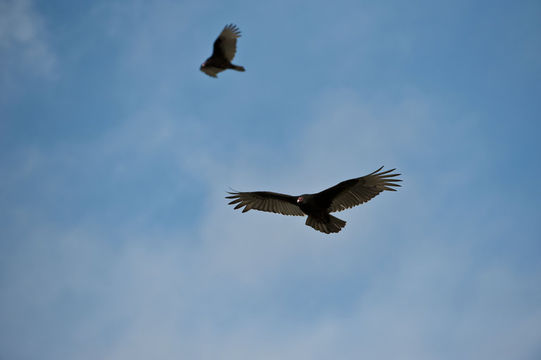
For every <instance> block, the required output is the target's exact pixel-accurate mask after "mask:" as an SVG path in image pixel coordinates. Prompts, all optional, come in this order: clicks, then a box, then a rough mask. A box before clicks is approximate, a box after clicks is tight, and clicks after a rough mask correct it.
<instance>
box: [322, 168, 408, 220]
mask: <svg viewBox="0 0 541 360" xmlns="http://www.w3.org/2000/svg"><path fill="white" fill-rule="evenodd" d="M381 169H383V166H382V167H380V168H379V169H377V170H376V171H374V172H372V173H370V174H368V175H365V176H362V177H359V178H355V179H350V180H346V181H342V182H341V183H339V184H337V185H335V186H333V187H331V188H329V189H327V190H323V191H322V192H320V193H317V194H316V195H315V196H316V198H317V199H318V200H319V201H320V202H321V203H322V204H324V205H325V206H326V207H327V210H328V211H329V212H335V211H342V210H345V209H349V208H351V207H354V206H357V205H360V204H363V203H365V202H367V201H369V200H370V199H372V198H373V197H375V196H376V195H378V194H379V193H381V192H382V191H384V190H388V191H396V189H394V187H399V186H400V184H398V182H400V181H402V180H400V179H396V176H399V175H400V174H397V173H393V171H394V170H395V169H391V170H386V171H381Z"/></svg>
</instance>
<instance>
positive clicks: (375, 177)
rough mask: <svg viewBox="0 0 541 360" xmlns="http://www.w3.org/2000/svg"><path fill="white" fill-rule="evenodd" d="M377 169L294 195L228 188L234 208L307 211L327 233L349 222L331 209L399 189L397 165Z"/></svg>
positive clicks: (285, 212) (284, 212)
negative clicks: (309, 191) (312, 191)
mask: <svg viewBox="0 0 541 360" xmlns="http://www.w3.org/2000/svg"><path fill="white" fill-rule="evenodd" d="M381 169H383V166H382V167H380V168H379V169H378V170H376V171H374V172H373V173H370V174H368V175H366V176H362V177H359V178H355V179H350V180H346V181H342V182H341V183H339V184H337V185H335V186H333V187H331V188H328V189H326V190H323V191H321V192H319V193H317V194H304V195H300V196H291V195H285V194H279V193H274V192H268V191H255V192H228V193H229V194H230V196H226V199H233V200H232V201H231V202H230V203H229V205H234V204H237V205H236V206H235V209H238V208H241V207H243V206H244V209H243V210H242V212H246V211H248V210H251V209H255V210H261V211H267V212H273V213H277V214H282V215H296V216H304V215H308V218H307V219H306V225H308V226H311V227H313V228H314V229H316V230H318V231H321V232H324V233H326V234H330V233H337V232H339V231H340V230H342V228H343V227H344V226H346V222H345V221H344V220H340V219H338V218H337V217H334V216H332V215H330V213H331V212H335V211H342V210H345V209H349V208H351V207H354V206H357V205H360V204H363V203H365V202H367V201H368V200H370V199H372V198H373V197H375V196H376V195H378V194H379V193H381V192H382V191H384V190H389V191H396V189H394V188H393V187H399V186H400V185H399V184H397V182H399V181H402V180H399V179H396V176H399V175H400V174H396V173H395V174H393V173H392V172H393V171H394V170H395V169H391V170H387V171H381Z"/></svg>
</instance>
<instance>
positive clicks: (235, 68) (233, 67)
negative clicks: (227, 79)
mask: <svg viewBox="0 0 541 360" xmlns="http://www.w3.org/2000/svg"><path fill="white" fill-rule="evenodd" d="M231 69H233V70H237V71H246V69H245V68H244V66H239V65H234V64H231Z"/></svg>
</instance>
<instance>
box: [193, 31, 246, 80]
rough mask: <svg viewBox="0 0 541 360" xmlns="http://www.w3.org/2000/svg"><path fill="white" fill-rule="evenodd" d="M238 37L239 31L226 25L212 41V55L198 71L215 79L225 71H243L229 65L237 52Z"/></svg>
mask: <svg viewBox="0 0 541 360" xmlns="http://www.w3.org/2000/svg"><path fill="white" fill-rule="evenodd" d="M239 37H240V30H239V28H238V27H237V26H236V25H233V24H229V25H226V26H225V27H224V29H223V30H222V32H221V33H220V36H218V38H217V39H216V41H214V50H213V51H212V55H211V56H210V57H209V58H208V59H207V60H205V62H204V63H203V64H201V67H200V68H199V69H200V70H201V71H202V72H204V73H205V74H207V75H208V76H212V77H217V76H216V75H217V74H218V73H219V72H222V71H224V70H226V69H233V70H237V71H244V70H245V69H244V67H242V66H238V65H234V64H232V63H231V61H232V60H233V58H234V57H235V53H236V52H237V38H239Z"/></svg>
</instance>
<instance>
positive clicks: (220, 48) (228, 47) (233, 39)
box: [212, 24, 240, 61]
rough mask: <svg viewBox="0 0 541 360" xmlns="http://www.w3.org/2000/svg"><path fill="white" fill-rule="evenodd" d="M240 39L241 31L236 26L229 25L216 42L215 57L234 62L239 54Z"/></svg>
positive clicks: (213, 54)
mask: <svg viewBox="0 0 541 360" xmlns="http://www.w3.org/2000/svg"><path fill="white" fill-rule="evenodd" d="M239 37H240V30H239V28H238V27H237V26H236V25H233V24H229V25H226V26H225V27H224V29H223V30H222V32H221V33H220V36H218V38H217V39H216V41H214V51H213V53H212V56H213V57H224V58H225V59H227V61H232V60H233V58H234V57H235V53H236V52H237V39H238V38H239Z"/></svg>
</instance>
